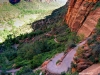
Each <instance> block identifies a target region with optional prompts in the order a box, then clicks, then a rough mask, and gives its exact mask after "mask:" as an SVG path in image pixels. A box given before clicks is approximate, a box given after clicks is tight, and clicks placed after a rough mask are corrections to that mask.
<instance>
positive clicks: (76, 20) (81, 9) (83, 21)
mask: <svg viewBox="0 0 100 75" xmlns="http://www.w3.org/2000/svg"><path fill="white" fill-rule="evenodd" d="M97 3H100V1H99V0H70V1H69V7H68V12H67V14H66V23H67V24H68V26H69V27H70V28H71V30H72V31H75V32H77V34H78V35H84V37H88V36H89V35H90V34H91V32H92V31H93V30H94V29H95V26H96V24H97V22H98V20H99V18H100V7H96V4H97Z"/></svg>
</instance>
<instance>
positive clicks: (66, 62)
mask: <svg viewBox="0 0 100 75" xmlns="http://www.w3.org/2000/svg"><path fill="white" fill-rule="evenodd" d="M85 43H86V40H85V41H83V42H82V43H80V44H78V45H77V47H75V48H73V49H72V50H71V51H70V52H69V53H68V54H67V55H66V57H65V58H64V59H63V61H62V62H61V64H60V65H56V62H57V61H58V60H60V58H61V57H63V56H64V53H60V54H58V55H56V56H55V57H54V58H53V59H52V61H50V62H49V63H48V64H47V70H48V71H49V72H50V73H55V74H61V72H67V71H68V68H70V67H71V62H72V60H73V57H74V54H75V53H76V50H77V49H78V47H79V46H81V45H83V44H85Z"/></svg>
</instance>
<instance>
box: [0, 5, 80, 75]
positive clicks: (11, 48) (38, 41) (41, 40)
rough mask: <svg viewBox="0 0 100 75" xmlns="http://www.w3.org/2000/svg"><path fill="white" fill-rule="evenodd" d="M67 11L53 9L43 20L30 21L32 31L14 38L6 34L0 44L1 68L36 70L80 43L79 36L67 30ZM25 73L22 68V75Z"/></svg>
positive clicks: (64, 8) (64, 7)
mask: <svg viewBox="0 0 100 75" xmlns="http://www.w3.org/2000/svg"><path fill="white" fill-rule="evenodd" d="M66 10H67V9H66V5H65V6H63V7H61V8H59V9H56V10H54V11H53V12H52V14H51V15H49V16H47V17H46V18H45V19H41V20H39V21H36V22H33V23H32V28H33V30H34V32H30V33H27V34H23V35H20V36H17V37H15V35H8V38H7V39H6V40H5V42H3V43H1V45H0V52H1V53H0V59H1V60H0V67H1V69H2V70H8V69H12V68H20V67H28V70H29V71H30V72H31V69H35V68H37V67H39V66H40V65H41V64H42V63H43V62H44V61H45V60H46V59H48V58H51V57H53V56H54V55H55V54H57V53H59V52H62V51H64V50H66V48H68V47H69V46H70V45H71V44H76V43H77V42H78V41H79V40H78V37H77V36H76V35H75V33H73V32H71V31H70V29H69V28H68V26H67V25H66V24H65V23H64V20H63V17H64V16H65V12H66ZM40 25H41V26H40ZM46 34H49V35H50V36H48V35H46ZM62 36H64V37H62ZM55 38H56V40H57V41H58V42H56V41H55V40H54V39H55ZM40 59H41V60H40ZM24 72H27V71H26V70H24ZM24 72H23V69H22V71H21V74H24ZM21 74H20V73H18V75H21ZM28 74H29V73H28Z"/></svg>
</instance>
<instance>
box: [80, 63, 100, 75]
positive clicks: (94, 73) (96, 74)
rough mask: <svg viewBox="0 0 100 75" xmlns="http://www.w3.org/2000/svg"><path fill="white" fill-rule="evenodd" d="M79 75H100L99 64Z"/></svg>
mask: <svg viewBox="0 0 100 75" xmlns="http://www.w3.org/2000/svg"><path fill="white" fill-rule="evenodd" d="M79 75H100V64H93V65H92V66H90V67H89V68H87V69H85V70H83V71H82V72H80V73H79Z"/></svg>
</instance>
